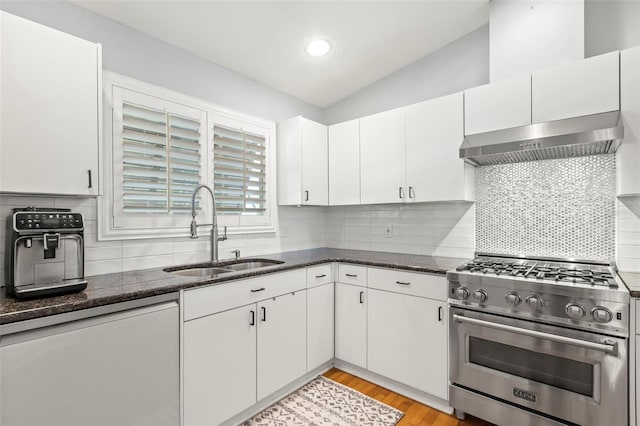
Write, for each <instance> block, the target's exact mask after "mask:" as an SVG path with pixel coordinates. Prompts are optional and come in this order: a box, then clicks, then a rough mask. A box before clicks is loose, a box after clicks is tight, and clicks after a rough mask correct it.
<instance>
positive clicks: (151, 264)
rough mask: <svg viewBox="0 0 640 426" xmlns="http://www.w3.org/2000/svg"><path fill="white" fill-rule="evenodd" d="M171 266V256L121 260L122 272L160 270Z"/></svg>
mask: <svg viewBox="0 0 640 426" xmlns="http://www.w3.org/2000/svg"><path fill="white" fill-rule="evenodd" d="M172 265H173V255H172V254H165V255H160V256H143V257H127V258H123V259H122V271H135V270H136V269H149V268H162V267H165V266H172Z"/></svg>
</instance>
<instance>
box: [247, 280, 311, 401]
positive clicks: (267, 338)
mask: <svg viewBox="0 0 640 426" xmlns="http://www.w3.org/2000/svg"><path fill="white" fill-rule="evenodd" d="M305 293H306V290H301V291H297V292H294V293H288V294H284V295H282V296H278V297H275V298H273V299H268V300H265V301H263V302H260V303H258V311H257V312H258V321H257V322H258V348H257V351H258V357H257V364H258V376H257V377H258V379H257V382H258V401H259V400H261V399H262V398H264V397H266V396H269V395H270V394H272V393H273V392H275V391H277V390H278V389H280V388H282V387H284V386H285V385H287V384H289V383H291V382H293V381H294V380H295V379H297V378H298V377H301V376H303V375H304V373H306V365H307V330H306V319H307V318H306V315H307V299H306V296H305Z"/></svg>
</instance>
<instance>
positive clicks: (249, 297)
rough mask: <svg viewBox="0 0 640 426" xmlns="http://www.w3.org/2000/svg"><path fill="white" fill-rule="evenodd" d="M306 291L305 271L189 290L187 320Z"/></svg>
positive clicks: (185, 310)
mask: <svg viewBox="0 0 640 426" xmlns="http://www.w3.org/2000/svg"><path fill="white" fill-rule="evenodd" d="M305 287H306V270H305V269H296V270H295V271H288V272H283V273H280V274H269V275H264V276H262V277H257V278H250V279H246V280H238V281H230V282H228V283H224V284H218V285H214V286H209V287H204V288H197V289H194V290H187V291H185V292H184V320H185V321H189V320H192V319H194V318H200V317H203V316H206V315H211V314H214V313H216V312H221V311H225V310H227V309H232V308H235V307H238V306H243V305H248V304H250V303H255V302H257V301H260V300H264V299H268V298H270V297H275V296H279V295H281V294H284V293H289V292H292V291H296V290H302V289H304V288H305Z"/></svg>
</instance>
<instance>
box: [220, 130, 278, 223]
mask: <svg viewBox="0 0 640 426" xmlns="http://www.w3.org/2000/svg"><path fill="white" fill-rule="evenodd" d="M266 169H267V158H266V137H265V136H264V135H261V134H258V133H253V132H250V131H247V130H244V129H242V128H234V127H231V126H225V125H221V124H216V125H215V126H214V127H213V186H214V188H213V189H214V193H215V196H216V209H217V212H218V214H220V215H264V214H265V211H266V203H267V199H266V192H267V177H266Z"/></svg>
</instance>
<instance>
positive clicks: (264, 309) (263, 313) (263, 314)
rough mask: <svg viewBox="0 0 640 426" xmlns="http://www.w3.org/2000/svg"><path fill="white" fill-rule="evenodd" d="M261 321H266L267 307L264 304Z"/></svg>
mask: <svg viewBox="0 0 640 426" xmlns="http://www.w3.org/2000/svg"><path fill="white" fill-rule="evenodd" d="M260 309H262V322H266V321H267V308H265V307H264V306H263V307H262V308H260Z"/></svg>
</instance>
